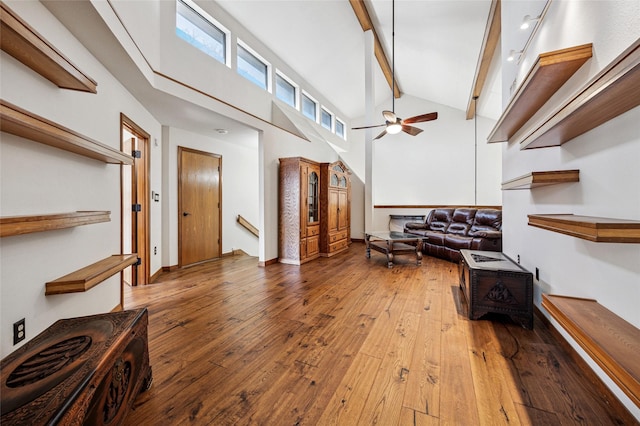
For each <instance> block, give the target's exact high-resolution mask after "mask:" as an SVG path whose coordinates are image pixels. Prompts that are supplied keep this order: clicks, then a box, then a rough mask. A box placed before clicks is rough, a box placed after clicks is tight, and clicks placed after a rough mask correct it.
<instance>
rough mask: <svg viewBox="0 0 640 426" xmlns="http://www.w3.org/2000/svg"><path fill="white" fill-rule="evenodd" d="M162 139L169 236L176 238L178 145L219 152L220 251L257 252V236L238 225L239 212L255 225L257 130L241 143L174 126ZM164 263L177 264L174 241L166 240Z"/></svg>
mask: <svg viewBox="0 0 640 426" xmlns="http://www.w3.org/2000/svg"><path fill="white" fill-rule="evenodd" d="M166 130H167V131H166V132H165V136H164V141H163V143H164V144H165V146H166V147H167V148H168V150H167V152H168V155H167V158H166V160H167V161H166V167H165V172H166V175H167V177H168V179H167V186H166V187H165V188H164V192H165V194H166V196H167V197H168V200H167V204H168V209H169V211H170V212H173V213H170V214H169V217H171V218H172V219H171V221H170V223H169V231H168V233H169V239H170V241H176V242H177V241H178V215H177V212H178V147H184V148H191V149H196V150H199V151H204V152H209V153H212V154H217V155H220V156H221V164H222V174H221V183H222V253H229V252H231V251H233V250H234V249H236V250H237V249H242V250H244V251H245V252H246V253H247V254H249V255H250V256H258V239H257V238H256V237H255V236H254V235H253V234H251V233H250V232H249V231H247V230H246V229H244V228H243V227H242V226H240V225H239V224H238V223H237V221H236V218H237V217H238V215H242V216H243V217H244V218H245V219H247V220H248V221H249V222H250V223H252V224H254V225H255V226H257V224H258V220H259V212H260V210H259V205H258V199H259V194H258V181H259V176H258V134H257V132H256V135H255V138H254V139H253V140H248V141H247V143H245V144H233V143H228V142H224V141H221V140H218V139H214V138H211V137H208V136H203V135H200V134H196V133H192V132H189V131H187V130H184V129H178V128H175V127H171V128H167V129H166ZM168 247H169V250H168V254H169V260H168V262H167V265H171V266H174V265H177V264H178V245H177V244H169V246H168Z"/></svg>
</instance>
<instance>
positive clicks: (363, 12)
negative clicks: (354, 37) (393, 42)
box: [349, 0, 400, 98]
mask: <svg viewBox="0 0 640 426" xmlns="http://www.w3.org/2000/svg"><path fill="white" fill-rule="evenodd" d="M349 3H351V7H352V8H353V12H354V13H355V14H356V18H358V22H360V26H361V27H362V31H369V30H371V31H373V39H374V49H373V51H374V54H375V56H376V59H377V60H378V64H380V69H381V70H382V74H384V77H385V78H386V80H387V83H389V88H392V90H393V86H394V82H393V69H392V68H391V65H389V60H388V59H387V55H386V54H385V53H384V49H383V48H382V43H380V38H378V33H377V32H376V29H375V27H374V26H373V21H371V16H370V15H369V11H368V10H367V6H366V5H365V4H364V0H349ZM394 96H395V97H396V98H399V97H400V86H399V85H398V81H397V80H396V81H395V93H394Z"/></svg>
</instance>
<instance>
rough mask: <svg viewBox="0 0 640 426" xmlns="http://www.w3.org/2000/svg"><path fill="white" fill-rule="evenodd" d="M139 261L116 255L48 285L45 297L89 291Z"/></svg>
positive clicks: (128, 255) (134, 258)
mask: <svg viewBox="0 0 640 426" xmlns="http://www.w3.org/2000/svg"><path fill="white" fill-rule="evenodd" d="M137 261H138V255H137V254H136V253H133V254H114V255H113V256H110V257H107V258H106V259H102V260H100V261H98V262H96V263H94V264H92V265H89V266H85V267H84V268H82V269H79V270H77V271H75V272H72V273H70V274H68V275H65V276H64V277H62V278H58V279H57V280H55V281H51V282H48V283H47V284H46V291H45V295H47V296H50V295H52V294H65V293H78V292H83V291H87V290H89V289H90V288H92V287H95V286H96V285H98V284H100V283H101V282H102V281H104V280H106V279H107V278H109V277H110V276H112V275H115V274H117V273H118V272H120V271H122V270H123V269H125V268H127V267H128V266H131V265H133V264H134V263H136V262H137Z"/></svg>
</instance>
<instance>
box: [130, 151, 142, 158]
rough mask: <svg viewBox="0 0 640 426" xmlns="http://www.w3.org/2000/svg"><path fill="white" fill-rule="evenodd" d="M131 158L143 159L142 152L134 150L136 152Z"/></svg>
mask: <svg viewBox="0 0 640 426" xmlns="http://www.w3.org/2000/svg"><path fill="white" fill-rule="evenodd" d="M131 156H132V157H133V158H142V151H137V150H134V151H133V152H132V153H131Z"/></svg>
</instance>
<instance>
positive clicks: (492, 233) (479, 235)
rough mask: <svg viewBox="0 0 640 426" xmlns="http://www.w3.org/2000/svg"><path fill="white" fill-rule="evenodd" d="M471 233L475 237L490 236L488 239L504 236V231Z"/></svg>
mask: <svg viewBox="0 0 640 426" xmlns="http://www.w3.org/2000/svg"><path fill="white" fill-rule="evenodd" d="M472 234H473V235H472ZM469 235H472V236H474V237H480V238H488V239H494V240H495V239H498V238H502V231H474V232H473V233H469Z"/></svg>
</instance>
